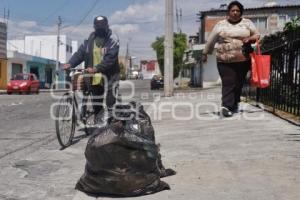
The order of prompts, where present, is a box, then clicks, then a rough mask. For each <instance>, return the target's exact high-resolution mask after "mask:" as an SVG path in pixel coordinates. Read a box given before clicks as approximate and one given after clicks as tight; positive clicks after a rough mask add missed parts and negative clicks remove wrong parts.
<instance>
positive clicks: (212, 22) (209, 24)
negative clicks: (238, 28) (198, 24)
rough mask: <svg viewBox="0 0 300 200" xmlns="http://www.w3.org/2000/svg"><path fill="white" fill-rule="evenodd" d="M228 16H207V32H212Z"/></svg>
mask: <svg viewBox="0 0 300 200" xmlns="http://www.w3.org/2000/svg"><path fill="white" fill-rule="evenodd" d="M225 18H226V17H216V18H207V17H206V18H205V32H211V31H212V30H213V28H214V26H215V25H216V24H217V23H218V22H219V21H221V20H223V19H225Z"/></svg>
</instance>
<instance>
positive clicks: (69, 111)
mask: <svg viewBox="0 0 300 200" xmlns="http://www.w3.org/2000/svg"><path fill="white" fill-rule="evenodd" d="M75 126H76V117H75V109H74V101H73V98H72V95H71V94H69V93H66V94H64V95H63V96H62V98H61V99H60V101H59V105H58V107H57V109H56V120H55V128H56V135H57V139H58V142H59V144H60V145H61V146H62V147H63V148H65V147H68V146H70V145H71V144H72V140H73V137H74V132H75Z"/></svg>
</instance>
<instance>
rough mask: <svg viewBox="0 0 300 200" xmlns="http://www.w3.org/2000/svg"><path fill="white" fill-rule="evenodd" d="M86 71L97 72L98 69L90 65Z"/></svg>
mask: <svg viewBox="0 0 300 200" xmlns="http://www.w3.org/2000/svg"><path fill="white" fill-rule="evenodd" d="M85 71H86V72H87V73H89V74H95V73H96V72H97V69H96V68H93V67H88V68H86V69H85Z"/></svg>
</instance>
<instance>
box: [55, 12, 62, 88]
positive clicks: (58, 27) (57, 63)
mask: <svg viewBox="0 0 300 200" xmlns="http://www.w3.org/2000/svg"><path fill="white" fill-rule="evenodd" d="M61 24H62V21H61V17H60V16H58V20H57V42H56V47H57V48H56V71H58V70H59V47H60V29H61ZM55 88H56V89H58V76H56V84H55Z"/></svg>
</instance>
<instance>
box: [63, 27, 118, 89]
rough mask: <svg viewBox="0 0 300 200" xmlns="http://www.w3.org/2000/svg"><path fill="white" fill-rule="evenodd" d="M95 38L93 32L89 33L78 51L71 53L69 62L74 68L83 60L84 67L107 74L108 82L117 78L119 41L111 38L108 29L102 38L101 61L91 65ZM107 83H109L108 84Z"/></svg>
mask: <svg viewBox="0 0 300 200" xmlns="http://www.w3.org/2000/svg"><path fill="white" fill-rule="evenodd" d="M94 40H95V33H94V32H93V33H91V34H90V36H89V38H88V40H85V41H84V43H83V44H82V45H81V46H80V47H79V49H78V51H77V52H76V53H74V54H73V56H72V57H71V59H70V60H69V63H70V64H71V67H72V68H74V67H76V66H77V65H79V64H80V63H81V62H83V61H84V63H85V65H84V66H85V68H87V67H96V69H97V72H100V73H102V74H104V75H106V76H107V79H108V81H109V83H110V84H112V83H113V82H115V81H118V80H119V72H120V66H119V59H118V55H119V41H118V40H117V39H115V38H113V36H112V33H111V30H109V32H108V34H107V36H106V37H105V39H104V44H103V47H102V48H104V54H103V59H102V62H101V63H100V64H98V65H96V66H93V46H94ZM110 84H109V85H110Z"/></svg>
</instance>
